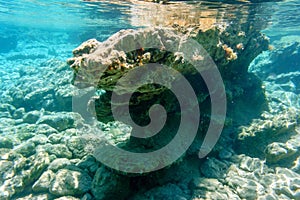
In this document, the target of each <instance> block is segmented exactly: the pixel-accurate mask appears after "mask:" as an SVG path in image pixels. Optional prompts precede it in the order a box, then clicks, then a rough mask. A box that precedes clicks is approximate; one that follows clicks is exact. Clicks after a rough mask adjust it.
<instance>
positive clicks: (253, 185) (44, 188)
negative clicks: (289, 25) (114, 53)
mask: <svg viewBox="0 0 300 200" xmlns="http://www.w3.org/2000/svg"><path fill="white" fill-rule="evenodd" d="M276 30H277V31H278V29H276ZM276 30H273V31H272V30H269V31H267V34H268V33H273V32H274V31H276ZM18 31H19V32H18ZM18 31H17V32H16V33H15V34H18V41H17V44H16V48H13V49H11V50H7V51H3V52H1V53H0V97H1V99H0V148H1V151H0V175H1V177H0V185H1V186H0V199H94V198H96V199H105V196H106V198H107V197H113V198H114V199H123V198H124V196H127V195H128V190H131V191H132V192H131V193H130V192H129V193H130V195H129V197H127V198H128V199H178V200H179V199H180V200H184V199H300V174H299V173H300V126H299V120H300V118H299V113H300V112H299V109H300V71H299V69H300V62H299V60H300V44H299V43H300V36H299V34H298V35H297V34H295V33H292V34H290V33H288V34H285V35H280V34H278V35H277V36H271V38H272V37H273V39H272V45H273V46H274V49H272V50H269V51H266V52H263V53H262V54H261V55H259V56H258V57H257V58H256V59H255V60H254V61H253V62H252V64H251V67H250V72H253V73H255V74H256V75H257V76H259V77H260V78H261V79H262V81H263V86H264V88H265V93H266V97H267V100H268V106H269V111H268V112H266V113H264V114H263V115H262V116H261V117H260V118H258V119H254V120H253V122H252V123H251V124H249V125H247V126H246V127H245V130H246V132H247V133H253V134H254V136H252V137H251V138H250V139H249V140H248V142H249V143H250V144H249V146H246V147H244V148H243V147H240V148H239V149H237V147H236V144H235V143H234V141H232V143H231V144H229V145H228V149H224V150H223V151H220V152H219V154H218V155H213V156H211V157H208V158H205V159H202V160H199V159H191V160H189V161H185V162H183V163H181V164H180V163H179V164H178V165H175V166H173V167H171V168H169V169H168V170H166V171H164V173H163V175H162V176H161V177H157V178H152V179H160V180H159V181H153V180H152V181H151V178H150V180H143V178H141V177H140V178H136V179H135V181H136V182H138V183H131V185H132V184H133V185H138V186H139V189H138V190H136V189H135V188H131V187H130V183H128V182H130V181H132V182H133V181H134V180H127V179H126V178H124V177H122V176H121V177H117V178H111V177H114V175H113V172H111V171H109V170H106V169H103V167H102V166H101V164H100V163H99V162H97V161H96V160H95V159H94V158H93V157H92V156H90V154H91V151H92V149H93V142H97V141H95V140H97V139H95V138H94V137H93V136H92V135H89V134H88V135H86V133H92V132H93V130H94V129H97V131H99V130H100V131H101V133H100V135H108V137H114V134H126V133H128V131H129V129H128V127H127V126H125V125H123V124H121V123H117V122H115V123H109V124H103V123H100V122H99V124H93V125H91V124H87V123H85V122H84V120H83V119H82V118H81V117H80V115H78V114H77V113H74V112H72V95H74V94H77V93H78V92H79V90H78V89H77V88H75V87H74V86H73V85H71V79H72V71H71V69H69V67H68V66H67V65H66V59H67V58H69V57H71V56H72V55H71V52H72V50H73V49H74V48H75V47H77V46H78V45H79V44H80V42H82V41H84V40H85V39H88V38H89V37H88V36H85V35H84V36H82V37H83V38H79V39H78V38H77V39H75V41H72V38H74V37H75V35H76V34H75V35H71V34H68V33H64V32H51V33H48V34H47V33H46V32H45V31H40V30H34V29H28V30H24V29H20V30H18ZM7 33H8V32H7ZM112 33H113V31H111V33H110V32H108V33H107V35H106V36H103V38H102V40H103V39H104V38H107V37H108V36H109V35H110V34H112ZM76 36H78V35H76ZM0 48H1V47H0ZM233 131H235V133H236V135H238V134H239V133H240V130H233ZM83 134H85V135H84V136H82V135H83ZM99 138H100V137H99ZM99 138H98V139H99ZM221 140H222V139H221ZM257 141H258V142H257ZM251 142H253V143H252V144H251ZM259 142H261V144H262V146H263V147H264V148H267V149H268V151H265V155H257V152H255V148H253V149H252V148H251V145H253V144H255V145H258V144H260V143H259ZM266 159H267V160H266ZM99 177H100V178H99ZM123 178H124V180H122V179H123ZM96 179H97V180H98V182H101V183H102V186H101V187H99V188H98V189H95V187H97V186H99V185H101V184H100V183H98V182H97V180H96ZM99 179H100V181H99ZM143 181H144V182H143ZM153 182H155V184H152V185H151V183H153ZM143 183H145V186H142V185H143ZM147 184H149V185H147ZM93 187H94V188H93ZM95 190H96V191H97V192H96V191H95Z"/></svg>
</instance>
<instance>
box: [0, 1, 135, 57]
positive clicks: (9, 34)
mask: <svg viewBox="0 0 300 200" xmlns="http://www.w3.org/2000/svg"><path fill="white" fill-rule="evenodd" d="M126 9H128V5H126V4H124V5H114V4H108V3H89V2H82V1H76V0H72V1H62V0H59V1H54V0H50V1H29V0H28V1H26V0H20V1H2V0H1V1H0V27H1V30H0V42H1V48H0V53H7V52H9V51H10V50H15V49H16V48H17V46H18V45H22V43H23V42H24V41H26V43H27V44H28V43H31V42H32V43H36V42H40V43H41V44H42V43H43V44H44V45H46V46H47V47H48V48H50V46H51V45H52V44H65V45H67V46H66V48H67V49H68V50H69V51H70V52H71V50H72V49H73V48H75V47H76V46H78V44H80V43H81V42H83V41H85V40H87V39H90V38H96V39H98V40H99V41H103V40H105V39H106V38H107V37H109V36H110V35H111V34H113V33H115V32H117V31H119V30H121V29H124V28H130V27H131V26H130V25H129V23H128V22H127V21H128V19H127V18H128V16H127V15H126V14H124V10H126Z"/></svg>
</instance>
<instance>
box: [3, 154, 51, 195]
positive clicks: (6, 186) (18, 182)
mask: <svg viewBox="0 0 300 200" xmlns="http://www.w3.org/2000/svg"><path fill="white" fill-rule="evenodd" d="M9 159H13V160H14V165H13V169H12V170H11V169H10V168H9V166H11V167H12V165H9V162H8V163H7V162H6V163H3V164H5V165H6V167H7V168H6V170H7V172H10V173H11V175H8V174H2V175H5V176H2V177H5V178H6V179H5V180H4V181H3V183H2V185H1V187H0V191H1V193H0V199H11V198H12V196H13V195H15V194H19V193H21V192H23V191H24V189H25V188H26V187H27V186H28V185H30V184H33V182H34V181H35V180H36V179H38V177H39V176H40V175H41V174H42V173H43V171H44V170H45V169H46V168H47V166H48V165H49V163H50V159H49V155H48V154H47V153H45V152H38V153H36V154H35V155H32V156H30V157H29V158H24V157H22V156H21V155H18V154H15V155H14V156H13V155H12V153H11V157H10V158H9Z"/></svg>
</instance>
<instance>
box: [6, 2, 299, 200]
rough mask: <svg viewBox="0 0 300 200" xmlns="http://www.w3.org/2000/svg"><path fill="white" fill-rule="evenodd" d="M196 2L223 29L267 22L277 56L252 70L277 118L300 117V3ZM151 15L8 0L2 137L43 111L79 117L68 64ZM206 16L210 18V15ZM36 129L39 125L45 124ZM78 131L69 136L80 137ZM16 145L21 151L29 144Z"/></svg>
mask: <svg viewBox="0 0 300 200" xmlns="http://www.w3.org/2000/svg"><path fill="white" fill-rule="evenodd" d="M116 2H117V3H116ZM176 2H177V1H176ZM188 4H190V5H195V9H196V10H201V11H203V12H204V13H205V12H206V11H212V12H211V13H212V14H211V15H212V16H213V17H216V16H217V17H216V18H217V19H218V20H217V22H216V24H218V23H221V22H226V24H227V25H228V26H230V25H231V24H232V23H236V16H238V19H240V22H241V23H251V22H257V21H262V22H265V23H264V26H263V28H262V29H263V30H262V32H263V33H264V34H265V35H266V36H267V37H269V38H270V44H271V46H270V50H269V51H266V52H263V53H262V54H261V55H259V56H258V57H257V59H256V60H254V61H253V62H252V65H251V67H250V70H249V72H251V73H252V72H253V73H255V74H256V75H257V76H258V77H259V78H261V80H262V82H263V84H262V85H263V87H264V89H265V90H266V93H267V94H268V95H269V96H271V97H270V99H272V98H273V100H274V99H275V100H274V101H273V102H272V103H274V104H276V105H274V106H273V108H274V109H278V110H276V112H277V111H278V112H279V111H280V109H283V108H284V109H288V108H290V109H298V111H299V109H300V76H299V71H300V61H299V60H300V47H299V46H300V45H299V43H300V0H287V1H283V2H265V3H261V4H259V3H253V4H252V3H249V2H245V1H230V2H229V3H228V4H226V3H224V2H223V1H222V2H221V1H211V2H204V1H197V0H196V1H189V2H188ZM245 8H247V9H245ZM248 8H253V9H248ZM140 9H141V10H140ZM151 9H152V7H149V8H148V7H147V6H146V7H139V6H138V7H135V6H133V5H132V4H130V3H126V2H124V1H117V0H116V1H112V2H111V1H109V0H107V1H101V2H88V1H82V0H65V1H63V0H0V136H1V137H2V134H3V135H9V134H11V133H17V132H18V130H17V128H16V127H18V128H19V127H20V126H21V125H22V123H23V121H22V120H23V118H22V117H24V116H25V114H26V113H28V112H30V111H38V112H40V113H41V114H40V116H42V115H44V113H46V114H45V115H49V116H50V115H51V116H52V114H53V113H51V112H61V111H66V112H70V111H72V92H77V90H76V88H75V87H74V86H72V84H71V80H72V78H73V72H72V70H71V69H70V68H69V66H68V65H67V64H66V60H67V59H68V58H71V57H72V56H73V55H72V50H73V49H74V48H76V47H78V46H79V45H80V44H81V43H82V42H84V41H86V40H88V39H91V38H96V39H97V40H98V41H104V40H106V39H107V38H108V37H110V36H111V35H112V34H114V33H116V32H118V31H119V30H122V29H128V28H138V27H142V26H146V25H147V24H144V21H142V18H141V15H139V14H140V13H145V15H146V14H147V15H148V16H146V17H145V18H146V19H151V15H152V14H149V10H150V11H151ZM244 10H247V13H244V12H243V11H244ZM249 10H250V13H248V11H249ZM259 10H260V11H259ZM263 10H266V11H270V12H261V11H263ZM256 11H259V12H256ZM158 12H159V11H158ZM251 12H253V14H251ZM237 13H238V15H237ZM180 14H181V13H178V16H180ZM232 16H234V17H232ZM206 17H207V18H209V17H210V15H208V14H204V16H203V18H206ZM162 20H167V19H162ZM253 28H261V27H253ZM273 48H274V49H273ZM274 51H275V53H273V52H274ZM270 58H272V59H273V60H272V62H276V63H272V62H271V59H270ZM276 59H277V60H276ZM264 67H265V69H263V68H264ZM289 73H294V74H292V75H290V74H289ZM278 77H279V78H278ZM286 77H287V78H286ZM275 78H278V80H275ZM276 81H277V82H276ZM276 92H277V93H276ZM279 93H280V94H279ZM281 94H282V95H281ZM272 95H273V96H272ZM276 95H277V96H276ZM280 95H281V96H280ZM268 98H269V97H268ZM280 101H282V103H281V102H280ZM277 102H280V103H277ZM272 103H271V106H272ZM47 112H49V113H50V114H49V113H47ZM54 115H55V114H53V116H54ZM58 115H59V114H58ZM55 117H57V116H55ZM53 121H55V120H53ZM229 123H230V122H229ZM32 124H34V125H35V126H38V122H36V123H35V122H33V123H32ZM24 126H28V124H25V125H24ZM67 128H70V127H67ZM71 128H72V127H71ZM71 128H70V131H69V132H68V133H67V134H66V135H67V137H66V138H68V137H69V135H72V134H73V135H75V134H74V133H73V132H72V131H73V130H71ZM106 128H107V127H106ZM108 129H109V128H108ZM116 130H117V129H116ZM118 131H119V130H118ZM235 131H236V130H235ZM116 132H117V131H116ZM63 134H65V133H63ZM68 134H69V135H68ZM58 135H59V134H58ZM47 136H48V135H47ZM18 137H19V136H18ZM24 137H25V136H24ZM53 137H56V136H53ZM0 139H1V138H0ZM66 140H67V139H66ZM16 141H17V142H16ZM16 141H14V142H15V143H16V144H14V145H15V146H17V145H19V144H20V143H22V142H25V140H16ZM0 143H1V140H0ZM55 144H56V143H55ZM0 148H2V147H0ZM224 154H226V152H225V153H224ZM1 156H2V155H1ZM1 159H2V157H1V158H0V161H2V160H1ZM299 168H300V167H299ZM0 169H2V168H1V163H0ZM22 170H23V169H22ZM299 171H300V170H299ZM1 173H2V172H1V171H0V175H1ZM36 179H37V178H36ZM299 180H300V179H299ZM34 181H36V180H34ZM34 181H32V183H33V182H34ZM142 181H143V180H142ZM1 184H2V180H1V179H0V187H1ZM0 189H1V188H0ZM23 189H24V188H23ZM24 191H25V189H24ZM29 191H30V190H29ZM1 192H2V191H0V193H1ZM13 195H16V194H15V193H14V194H13ZM17 195H19V194H17ZM50 199H51V198H50ZM0 200H1V195H0Z"/></svg>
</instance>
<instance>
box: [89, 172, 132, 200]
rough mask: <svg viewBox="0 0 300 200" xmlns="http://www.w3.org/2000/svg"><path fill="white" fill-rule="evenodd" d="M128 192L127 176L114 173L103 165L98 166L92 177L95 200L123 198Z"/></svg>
mask: <svg viewBox="0 0 300 200" xmlns="http://www.w3.org/2000/svg"><path fill="white" fill-rule="evenodd" d="M129 192H130V189H129V178H128V177H125V176H122V175H117V174H114V173H113V172H111V171H109V170H108V169H106V168H105V167H104V166H102V167H100V168H99V169H98V170H97V172H96V174H95V176H94V179H93V184H92V193H93V195H94V197H95V199H97V200H104V199H120V200H121V199H125V198H126V197H127V196H128V194H129Z"/></svg>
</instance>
